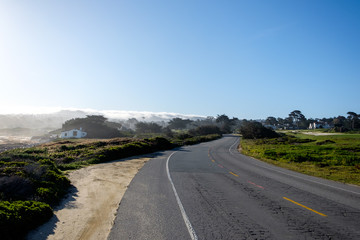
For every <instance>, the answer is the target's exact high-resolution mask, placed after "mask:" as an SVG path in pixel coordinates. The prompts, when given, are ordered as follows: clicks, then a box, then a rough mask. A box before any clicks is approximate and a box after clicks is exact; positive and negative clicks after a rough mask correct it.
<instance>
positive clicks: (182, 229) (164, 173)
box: [109, 136, 360, 239]
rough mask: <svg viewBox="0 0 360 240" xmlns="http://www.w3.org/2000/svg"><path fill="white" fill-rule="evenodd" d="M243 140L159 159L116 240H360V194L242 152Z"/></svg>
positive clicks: (120, 217) (119, 221) (133, 190)
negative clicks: (239, 146)
mask: <svg viewBox="0 0 360 240" xmlns="http://www.w3.org/2000/svg"><path fill="white" fill-rule="evenodd" d="M238 142H239V138H238V137H234V136H226V137H223V138H222V139H219V140H216V141H213V142H209V143H202V144H199V145H195V146H189V147H184V148H180V149H178V151H167V152H162V153H158V154H157V155H154V156H153V159H152V160H150V161H149V162H147V163H146V164H145V166H144V167H143V168H142V169H141V171H139V173H138V174H137V175H136V176H135V178H134V179H133V181H132V182H131V184H130V186H129V188H128V190H127V191H126V193H125V195H124V197H123V199H122V201H121V204H120V206H119V209H118V213H117V217H116V220H115V222H114V226H113V228H112V230H111V233H110V235H109V239H360V188H359V187H357V186H351V185H345V184H341V183H337V182H333V181H327V180H324V179H319V178H315V177H310V176H306V175H303V174H300V173H296V172H292V171H288V170H285V169H282V168H278V167H275V166H272V165H269V164H266V163H264V162H261V161H258V160H256V159H253V158H250V157H246V156H244V155H241V154H240V153H238V152H237V150H236V146H237V145H238Z"/></svg>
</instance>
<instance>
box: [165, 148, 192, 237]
mask: <svg viewBox="0 0 360 240" xmlns="http://www.w3.org/2000/svg"><path fill="white" fill-rule="evenodd" d="M176 152H177V151H176ZM176 152H173V153H172V154H171V155H170V156H169V157H168V158H167V160H166V173H167V176H168V179H169V181H170V183H171V187H172V189H173V191H174V194H175V198H176V201H177V204H178V205H179V208H180V212H181V215H182V217H183V219H184V222H185V225H186V227H187V229H188V231H189V234H190V237H191V239H192V240H197V239H198V237H197V235H196V233H195V230H194V228H193V227H192V225H191V223H190V220H189V218H188V216H187V214H186V212H185V209H184V206H183V205H182V203H181V200H180V198H179V195H178V194H177V191H176V188H175V186H174V183H173V181H172V179H171V176H170V171H169V160H170V158H171V156H172V155H174V154H175V153H176Z"/></svg>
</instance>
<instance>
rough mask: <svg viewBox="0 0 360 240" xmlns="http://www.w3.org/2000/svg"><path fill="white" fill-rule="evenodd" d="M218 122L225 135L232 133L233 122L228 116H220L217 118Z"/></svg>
mask: <svg viewBox="0 0 360 240" xmlns="http://www.w3.org/2000/svg"><path fill="white" fill-rule="evenodd" d="M216 122H217V123H218V124H220V130H221V131H222V132H223V133H230V132H231V125H232V123H231V121H230V118H229V117H228V116H226V115H225V114H222V115H218V116H217V117H216Z"/></svg>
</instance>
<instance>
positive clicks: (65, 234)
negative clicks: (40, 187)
mask: <svg viewBox="0 0 360 240" xmlns="http://www.w3.org/2000/svg"><path fill="white" fill-rule="evenodd" d="M148 160H149V158H139V159H136V158H134V159H128V160H126V161H117V162H110V163H103V164H97V165H92V166H89V167H86V168H82V169H79V170H76V171H73V172H70V173H69V176H68V177H69V179H70V180H71V183H72V184H73V185H74V187H75V189H74V192H73V194H70V195H69V196H68V197H67V198H66V199H64V201H63V202H62V204H61V205H60V206H59V207H58V208H57V209H55V216H54V217H53V218H52V219H51V220H50V221H49V222H48V223H46V224H44V225H42V226H40V227H39V228H38V229H36V230H34V231H32V232H31V233H30V234H29V235H28V239H36V240H39V239H73V240H78V239H96V240H98V239H100V240H101V239H106V238H107V236H108V234H109V232H110V229H111V227H112V224H113V221H114V219H115V214H116V210H117V208H118V205H119V203H120V200H121V198H122V196H123V195H124V193H125V190H126V188H127V186H128V185H129V184H130V182H131V180H132V179H133V177H134V176H135V174H136V173H137V172H138V170H139V169H140V168H141V167H142V166H143V165H144V164H145V162H147V161H148Z"/></svg>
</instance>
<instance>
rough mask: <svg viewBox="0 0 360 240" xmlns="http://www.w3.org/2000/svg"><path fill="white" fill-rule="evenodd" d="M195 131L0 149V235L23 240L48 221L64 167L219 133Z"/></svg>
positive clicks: (63, 187)
mask: <svg viewBox="0 0 360 240" xmlns="http://www.w3.org/2000/svg"><path fill="white" fill-rule="evenodd" d="M196 133H197V132H196V131H195V132H194V133H186V134H185V133H183V132H180V133H176V132H175V133H174V134H173V137H172V138H165V137H159V136H157V134H153V137H150V138H111V139H66V140H64V139H60V140H56V141H53V142H50V143H46V144H43V145H40V146H36V147H31V148H18V149H12V150H9V151H5V152H3V153H0V235H1V238H2V239H19V238H23V237H24V236H25V234H26V233H27V231H28V230H30V229H32V228H35V227H36V226H38V225H40V224H42V223H44V222H45V221H47V220H49V218H50V217H51V216H52V215H53V213H52V207H53V206H55V205H56V204H58V203H59V201H60V200H61V199H62V198H63V197H64V195H65V194H66V193H67V191H68V189H69V187H70V181H69V180H68V178H67V177H66V171H67V170H72V169H78V168H81V167H83V166H87V165H89V164H96V163H102V162H107V161H111V160H117V159H122V158H126V157H130V156H134V155H141V154H146V153H152V152H156V151H161V150H167V149H172V148H175V147H179V146H182V145H190V144H196V143H199V142H204V141H210V140H214V139H217V138H220V137H221V135H220V134H218V133H214V134H207V135H198V134H196ZM149 134H151V133H149Z"/></svg>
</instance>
